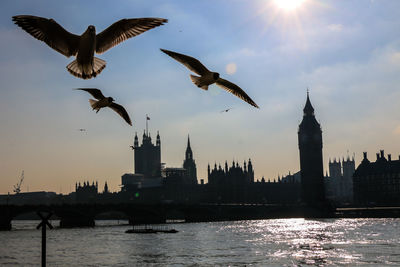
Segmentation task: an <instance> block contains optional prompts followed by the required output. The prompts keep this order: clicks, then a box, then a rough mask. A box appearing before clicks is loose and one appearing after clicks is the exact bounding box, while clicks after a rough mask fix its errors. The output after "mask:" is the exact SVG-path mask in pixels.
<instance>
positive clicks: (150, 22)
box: [96, 18, 168, 54]
mask: <svg viewBox="0 0 400 267" xmlns="http://www.w3.org/2000/svg"><path fill="white" fill-rule="evenodd" d="M167 22H168V20H167V19H162V18H139V19H121V20H120V21H117V22H115V23H114V24H112V25H111V26H110V27H108V28H107V29H105V30H104V31H102V32H101V33H99V34H97V35H96V53H98V54H101V53H104V52H105V51H107V50H108V49H110V48H111V47H114V46H116V45H117V44H119V43H121V42H123V41H125V40H127V39H129V38H131V37H134V36H136V35H139V34H141V33H144V32H145V31H148V30H150V29H153V28H155V27H158V26H160V25H163V24H164V23H167Z"/></svg>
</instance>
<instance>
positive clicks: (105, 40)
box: [12, 15, 168, 79]
mask: <svg viewBox="0 0 400 267" xmlns="http://www.w3.org/2000/svg"><path fill="white" fill-rule="evenodd" d="M12 20H13V21H14V23H15V24H17V25H18V26H20V27H21V28H22V29H24V30H25V31H26V32H28V33H29V34H30V35H32V36H33V37H35V38H36V39H38V40H40V41H43V42H45V43H46V44H47V45H48V46H50V47H51V48H53V49H54V50H56V51H58V52H60V53H61V54H63V55H64V56H66V57H70V56H76V60H74V61H72V62H71V63H69V64H68V65H67V69H68V71H69V72H70V73H71V74H72V75H74V76H76V77H79V78H82V79H90V78H92V77H96V75H97V74H99V73H100V72H101V71H102V70H103V69H104V68H105V67H106V62H105V61H104V60H102V59H100V58H97V57H94V53H97V54H101V53H104V52H105V51H107V50H108V49H110V48H111V47H114V46H116V45H117V44H119V43H121V42H123V41H125V40H127V39H129V38H131V37H134V36H136V35H139V34H141V33H143V32H145V31H148V30H150V29H153V28H155V27H158V26H160V25H163V24H164V23H166V22H168V20H166V19H163V18H136V19H121V20H119V21H117V22H115V23H114V24H112V25H111V26H109V27H108V28H107V29H105V30H104V31H102V32H101V33H99V34H97V35H96V28H95V27H94V26H93V25H90V26H88V28H87V29H86V31H85V32H84V33H83V34H82V35H80V36H79V35H75V34H72V33H70V32H68V31H67V30H65V29H64V28H63V27H62V26H61V25H59V24H58V23H57V22H56V21H55V20H53V19H47V18H42V17H36V16H30V15H18V16H13V17H12Z"/></svg>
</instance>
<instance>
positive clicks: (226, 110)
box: [221, 108, 232, 113]
mask: <svg viewBox="0 0 400 267" xmlns="http://www.w3.org/2000/svg"><path fill="white" fill-rule="evenodd" d="M231 109H232V108H228V109H224V110H222V111H221V113H222V112H228V111H229V110H231Z"/></svg>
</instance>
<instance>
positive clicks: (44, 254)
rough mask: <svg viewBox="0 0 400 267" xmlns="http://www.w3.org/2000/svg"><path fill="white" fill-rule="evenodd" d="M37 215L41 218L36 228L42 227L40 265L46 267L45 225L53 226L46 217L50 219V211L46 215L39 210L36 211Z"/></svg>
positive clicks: (51, 227)
mask: <svg viewBox="0 0 400 267" xmlns="http://www.w3.org/2000/svg"><path fill="white" fill-rule="evenodd" d="M37 215H39V217H40V218H41V219H42V221H41V222H40V223H39V224H38V226H37V227H36V229H39V228H40V227H42V267H46V226H48V227H49V228H50V229H53V226H52V225H51V224H50V223H49V221H48V219H50V217H51V215H53V214H52V213H51V212H49V213H48V214H47V215H46V216H45V215H42V213H40V211H38V212H37Z"/></svg>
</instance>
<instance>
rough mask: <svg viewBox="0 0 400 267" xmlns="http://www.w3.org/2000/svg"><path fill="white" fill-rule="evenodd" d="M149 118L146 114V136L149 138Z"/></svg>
mask: <svg viewBox="0 0 400 267" xmlns="http://www.w3.org/2000/svg"><path fill="white" fill-rule="evenodd" d="M148 117H149V116H147V114H146V135H147V136H148V135H149V128H148V126H147V121H148V119H147V118H148Z"/></svg>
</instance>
